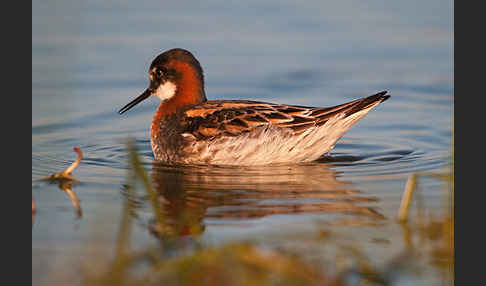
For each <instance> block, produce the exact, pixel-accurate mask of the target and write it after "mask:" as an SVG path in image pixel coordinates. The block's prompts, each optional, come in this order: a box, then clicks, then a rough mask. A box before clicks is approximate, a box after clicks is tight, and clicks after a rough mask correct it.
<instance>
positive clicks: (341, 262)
mask: <svg viewBox="0 0 486 286" xmlns="http://www.w3.org/2000/svg"><path fill="white" fill-rule="evenodd" d="M128 150H129V165H130V168H129V175H128V180H127V183H126V185H124V188H123V192H124V194H125V203H124V207H123V211H122V216H121V222H120V228H119V233H118V239H117V241H118V244H117V246H116V252H115V254H114V257H113V259H112V260H111V261H107V262H106V263H105V264H104V267H103V268H100V269H96V270H94V269H90V268H89V267H85V268H84V271H83V273H82V278H83V282H84V284H85V285H130V286H131V285H133V286H135V285H161V284H166V285H392V284H395V282H396V281H397V280H399V279H403V278H404V277H405V279H411V281H413V280H414V277H415V276H420V275H421V269H417V268H420V267H419V266H417V265H420V263H425V264H427V265H430V266H432V267H434V268H436V269H438V270H439V271H441V272H442V274H443V275H442V276H441V277H444V281H441V282H442V284H451V285H452V284H453V266H454V256H453V253H454V217H453V204H452V205H449V207H448V208H447V210H448V211H447V212H446V213H445V214H441V215H440V216H432V215H430V216H429V217H424V216H423V213H424V212H423V209H421V208H422V206H421V205H420V200H418V208H417V210H418V212H417V213H418V215H417V217H416V218H417V219H416V220H415V219H411V218H409V217H408V216H409V208H410V207H411V201H412V200H411V194H412V193H413V190H415V192H418V191H417V190H418V184H417V183H418V180H417V177H416V176H415V177H412V178H415V182H414V181H412V182H409V183H408V184H407V187H406V192H405V193H408V194H409V199H408V203H407V204H406V210H405V209H403V208H405V207H403V208H402V209H401V210H400V214H399V220H400V223H399V224H397V225H398V226H401V229H402V232H403V241H404V249H403V250H402V251H401V252H400V253H399V254H398V255H396V256H395V257H393V259H391V260H389V261H385V263H384V264H383V265H377V264H376V263H375V262H374V261H373V259H372V258H370V257H367V255H366V254H365V251H364V249H362V246H361V245H360V244H359V243H356V242H355V241H354V242H353V240H346V239H342V237H339V236H338V235H335V234H334V232H333V231H331V230H329V229H326V228H323V227H322V226H321V227H318V229H317V230H316V235H315V236H314V237H312V238H309V237H306V238H305V239H304V241H305V240H307V241H308V242H309V246H308V247H307V248H306V249H304V250H302V249H299V248H293V247H287V246H286V245H285V243H283V244H275V245H271V244H265V243H261V242H260V241H233V242H230V243H225V244H222V245H211V244H207V243H206V244H205V243H202V242H200V241H199V236H200V234H201V233H202V232H203V229H201V225H200V224H199V223H197V222H195V221H197V220H198V217H197V216H195V215H194V214H184V215H180V216H179V217H178V218H177V219H176V220H178V221H174V218H171V217H170V216H168V215H167V212H166V210H165V209H164V204H163V203H162V201H161V199H160V196H159V195H158V194H157V192H156V190H155V189H154V188H153V186H152V184H151V181H150V179H149V176H148V174H147V173H146V171H145V169H144V168H143V165H142V163H141V161H140V159H139V157H138V155H137V151H136V148H135V145H134V142H132V141H130V142H129V143H128ZM439 178H440V179H441V180H444V183H445V184H444V190H445V192H444V196H447V198H446V200H449V202H451V197H452V200H453V176H440V177H439ZM139 186H142V189H143V192H142V193H138V192H139V190H138V189H139V188H138V187H139ZM140 197H145V198H146V200H145V202H147V203H148V205H149V209H150V210H151V214H152V217H153V219H152V220H151V222H150V223H149V224H146V225H143V226H144V227H146V229H147V231H150V233H152V234H154V237H156V240H158V241H159V242H160V243H159V244H157V245H156V246H150V247H146V248H143V249H141V250H134V249H133V248H132V247H131V243H130V237H131V235H132V233H133V227H134V221H135V220H134V218H137V217H138V216H137V211H138V209H139V208H140V204H144V202H143V201H142V202H141V201H140V199H139V198H140ZM405 214H406V215H405ZM405 217H406V218H408V219H404V218H405ZM181 220H182V222H181ZM293 239H294V238H291V237H289V239H288V240H289V241H291V240H293ZM183 240H184V241H186V242H187V240H190V241H191V246H192V247H191V248H190V250H189V251H185V252H183V254H179V255H174V254H173V253H174V250H177V249H180V248H183V247H184V246H186V248H187V243H182V244H183V245H184V246H181V243H180V242H181V241H183ZM373 243H377V244H384V245H386V244H388V243H390V241H388V240H386V239H375V240H373ZM329 245H332V246H333V247H334V248H335V249H336V253H334V254H332V253H331V252H329V251H324V252H322V251H320V250H319V249H321V248H322V247H323V246H324V247H325V246H329ZM424 249H426V250H428V252H425V253H423V250H424ZM309 253H312V254H313V255H309ZM312 256H318V257H312ZM329 261H331V262H329Z"/></svg>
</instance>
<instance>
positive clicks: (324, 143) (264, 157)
mask: <svg viewBox="0 0 486 286" xmlns="http://www.w3.org/2000/svg"><path fill="white" fill-rule="evenodd" d="M378 103H379V102H376V104H373V105H371V106H369V107H368V108H366V109H363V110H361V111H358V112H356V113H354V114H353V115H350V116H348V117H346V118H344V114H338V115H336V116H335V117H333V118H330V119H329V120H328V121H327V122H326V123H325V124H324V125H322V126H319V127H318V126H316V127H314V128H309V129H308V130H306V131H305V132H303V133H302V134H300V135H297V136H295V135H294V134H293V132H292V130H290V129H282V128H277V127H274V126H271V125H270V126H267V127H265V128H261V129H259V130H258V131H257V130H254V131H253V132H250V133H247V134H244V135H240V136H237V137H231V138H219V139H216V140H214V141H211V142H207V141H198V142H194V143H193V145H192V147H193V148H194V149H193V150H197V151H198V152H197V153H196V154H194V156H193V157H188V158H185V159H184V161H185V163H202V162H205V163H210V164H222V165H265V164H275V163H290V162H294V163H295V162H309V161H314V160H316V159H318V158H319V157H320V156H322V155H323V154H324V153H326V152H328V151H329V150H331V149H332V148H333V147H334V144H336V141H337V140H338V139H339V138H341V137H342V136H343V135H344V133H346V131H348V130H349V129H350V128H351V127H352V126H353V125H354V124H356V123H357V122H358V121H359V120H360V119H361V118H362V117H363V116H365V115H366V114H367V113H368V112H369V111H370V110H371V109H372V108H373V107H375V106H376V105H377V104H378Z"/></svg>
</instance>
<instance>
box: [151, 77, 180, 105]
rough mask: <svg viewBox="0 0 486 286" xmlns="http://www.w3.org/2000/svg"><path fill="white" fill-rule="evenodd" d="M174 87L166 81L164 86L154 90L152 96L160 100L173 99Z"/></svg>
mask: <svg viewBox="0 0 486 286" xmlns="http://www.w3.org/2000/svg"><path fill="white" fill-rule="evenodd" d="M176 89H177V87H176V85H175V84H174V83H172V82H170V81H166V82H165V83H164V84H161V85H159V87H158V88H157V89H156V90H155V92H154V95H155V96H157V97H158V98H160V99H161V100H164V99H169V98H171V97H173V96H174V95H175V93H176Z"/></svg>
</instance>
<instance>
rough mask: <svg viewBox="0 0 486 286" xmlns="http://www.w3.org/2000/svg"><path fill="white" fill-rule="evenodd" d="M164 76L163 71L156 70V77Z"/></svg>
mask: <svg viewBox="0 0 486 286" xmlns="http://www.w3.org/2000/svg"><path fill="white" fill-rule="evenodd" d="M163 74H164V72H163V71H162V70H161V69H156V70H155V75H156V76H157V77H158V78H160V77H161V76H162V75H163Z"/></svg>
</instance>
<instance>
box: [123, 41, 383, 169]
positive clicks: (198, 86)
mask: <svg viewBox="0 0 486 286" xmlns="http://www.w3.org/2000/svg"><path fill="white" fill-rule="evenodd" d="M148 76H149V79H150V84H149V87H148V88H147V89H146V90H145V91H144V92H143V93H142V94H141V95H140V96H138V97H137V98H135V99H134V100H133V101H131V102H130V103H128V104H127V105H126V106H124V107H123V108H122V109H120V111H119V113H120V114H122V113H124V112H126V111H127V110H129V109H130V108H132V107H133V106H135V105H136V104H138V103H140V102H141V101H143V100H144V99H146V98H148V97H150V96H156V97H159V98H160V99H161V100H162V102H161V104H160V106H159V107H158V109H157V111H156V112H155V115H154V117H153V120H152V124H151V127H150V143H151V146H152V151H153V154H154V158H155V160H158V161H163V162H166V163H169V164H214V165H266V164H276V163H299V162H309V161H314V160H316V159H318V158H319V157H321V156H322V155H324V154H325V153H327V152H328V151H329V150H330V149H332V148H333V147H334V145H335V143H336V141H337V140H338V139H339V138H341V137H342V136H343V135H344V133H345V132H346V131H348V130H349V129H350V128H351V127H352V126H353V125H354V124H355V123H356V122H358V120H360V119H361V118H362V117H363V116H364V115H366V114H367V113H368V112H369V111H370V110H371V109H372V108H373V107H375V106H376V105H378V104H380V103H381V102H383V101H385V100H387V99H388V98H389V97H390V96H389V95H386V93H387V91H383V92H379V93H377V94H374V95H371V96H368V97H363V98H360V99H357V100H354V101H350V102H347V103H344V104H341V105H337V106H332V107H308V106H297V105H286V104H276V103H269V102H260V101H250V100H207V98H206V94H205V90H204V75H203V69H202V67H201V65H200V63H199V61H198V60H197V59H196V58H195V57H194V56H193V54H192V53H191V52H189V51H187V50H185V49H179V48H176V49H171V50H168V51H165V52H163V53H161V54H160V55H158V56H157V57H156V58H155V59H154V60H153V61H152V64H151V65H150V68H149V70H148Z"/></svg>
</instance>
